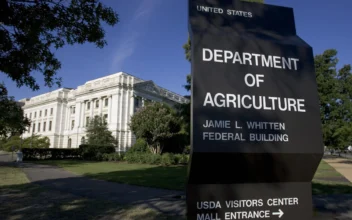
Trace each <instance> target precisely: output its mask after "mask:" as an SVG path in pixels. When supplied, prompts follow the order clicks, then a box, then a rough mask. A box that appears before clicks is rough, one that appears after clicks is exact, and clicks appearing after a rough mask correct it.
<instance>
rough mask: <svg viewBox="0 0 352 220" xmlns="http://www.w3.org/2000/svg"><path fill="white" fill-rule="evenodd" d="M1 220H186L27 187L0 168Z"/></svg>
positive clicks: (13, 171) (14, 171) (12, 171)
mask: <svg viewBox="0 0 352 220" xmlns="http://www.w3.org/2000/svg"><path fill="white" fill-rule="evenodd" d="M0 177H1V178H0V204H1V205H0V219H1V220H13V219H26V220H37V219H41V220H52V219H62V220H66V219H67V220H71V219H77V220H90V219H124V220H139V219H143V220H159V219H160V220H166V219H169V220H185V218H183V217H170V216H165V215H161V214H160V213H158V212H156V211H154V210H152V209H148V208H144V207H140V206H134V207H121V206H119V205H117V204H116V203H113V202H107V201H101V200H95V199H88V198H84V197H79V196H76V195H73V194H69V193H64V192H59V191H55V190H49V189H46V188H43V187H41V186H38V185H35V184H32V183H29V181H28V179H27V178H26V176H25V174H24V173H23V172H22V171H21V170H20V169H19V168H16V167H11V166H5V165H0Z"/></svg>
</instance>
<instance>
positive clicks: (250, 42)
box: [186, 0, 324, 220]
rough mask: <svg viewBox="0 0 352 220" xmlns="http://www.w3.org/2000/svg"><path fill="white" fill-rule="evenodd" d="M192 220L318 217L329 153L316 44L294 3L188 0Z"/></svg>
mask: <svg viewBox="0 0 352 220" xmlns="http://www.w3.org/2000/svg"><path fill="white" fill-rule="evenodd" d="M189 29H190V34H191V42H192V114H191V115H192V119H191V120H192V141H191V143H192V150H191V156H190V162H189V169H188V182H187V193H186V197H187V199H186V200H187V216H188V219H189V220H191V219H192V220H229V219H283V220H297V219H300V220H307V219H311V218H312V216H313V210H312V188H311V181H312V179H313V176H314V174H315V172H316V169H317V167H318V165H319V163H320V161H321V159H322V156H323V150H324V149H323V140H322V132H321V122H320V113H319V100H318V92H317V85H316V78H315V70H314V57H313V51H312V48H311V47H310V46H309V45H308V44H307V43H306V42H304V41H303V40H302V39H301V38H300V37H299V36H297V34H296V28H295V22H294V14H293V9H292V8H286V7H278V6H271V5H264V4H259V3H249V2H242V1H239V0H189Z"/></svg>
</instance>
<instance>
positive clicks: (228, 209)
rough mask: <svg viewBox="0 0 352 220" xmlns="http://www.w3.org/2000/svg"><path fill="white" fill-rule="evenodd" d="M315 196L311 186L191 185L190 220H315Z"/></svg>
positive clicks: (189, 189)
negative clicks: (313, 196)
mask: <svg viewBox="0 0 352 220" xmlns="http://www.w3.org/2000/svg"><path fill="white" fill-rule="evenodd" d="M234 175H236V174H234ZM311 193H312V188H311V183H277V184H273V183H270V184H264V183H261V184H201V185H195V184H189V185H188V187H187V209H188V219H194V220H230V219H231V220H232V219H283V220H297V219H300V220H308V219H309V220H311V219H312V216H313V211H312V198H311Z"/></svg>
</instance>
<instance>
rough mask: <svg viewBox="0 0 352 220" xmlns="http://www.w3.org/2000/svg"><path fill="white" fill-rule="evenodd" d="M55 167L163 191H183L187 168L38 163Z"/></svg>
mask: <svg viewBox="0 0 352 220" xmlns="http://www.w3.org/2000/svg"><path fill="white" fill-rule="evenodd" d="M38 163H41V164H43V163H44V164H49V165H57V166H59V167H62V168H64V169H65V170H68V171H70V172H72V173H76V174H81V175H84V176H87V177H90V178H95V179H101V180H106V181H112V182H120V183H127V184H132V185H139V186H149V187H156V188H164V189H174V190H184V188H185V183H186V176H187V166H170V167H163V166H156V165H147V164H128V163H124V162H123V163H114V162H90V161H89V162H84V161H72V160H55V161H38Z"/></svg>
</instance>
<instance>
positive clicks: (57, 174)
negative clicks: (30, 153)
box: [20, 163, 185, 215]
mask: <svg viewBox="0 0 352 220" xmlns="http://www.w3.org/2000/svg"><path fill="white" fill-rule="evenodd" d="M20 167H21V168H22V170H23V171H24V172H25V173H26V175H27V177H28V179H29V180H30V181H31V182H33V183H35V184H39V185H41V186H44V187H48V188H52V189H55V190H59V191H62V192H67V193H71V194H74V195H79V196H83V197H88V198H98V199H104V200H110V201H115V202H117V203H119V204H123V205H142V206H145V207H148V208H153V209H156V210H158V211H160V212H163V213H167V214H177V215H183V214H185V212H184V210H185V204H184V202H183V201H182V200H179V199H175V198H174V197H175V196H178V195H180V192H179V191H172V190H163V189H155V188H149V187H140V186H132V185H127V184H119V183H114V182H107V181H103V180H94V179H89V178H87V177H83V176H79V175H76V174H73V173H70V172H68V171H65V170H63V169H61V168H57V167H53V166H48V165H39V164H30V163H22V164H21V166H20Z"/></svg>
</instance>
